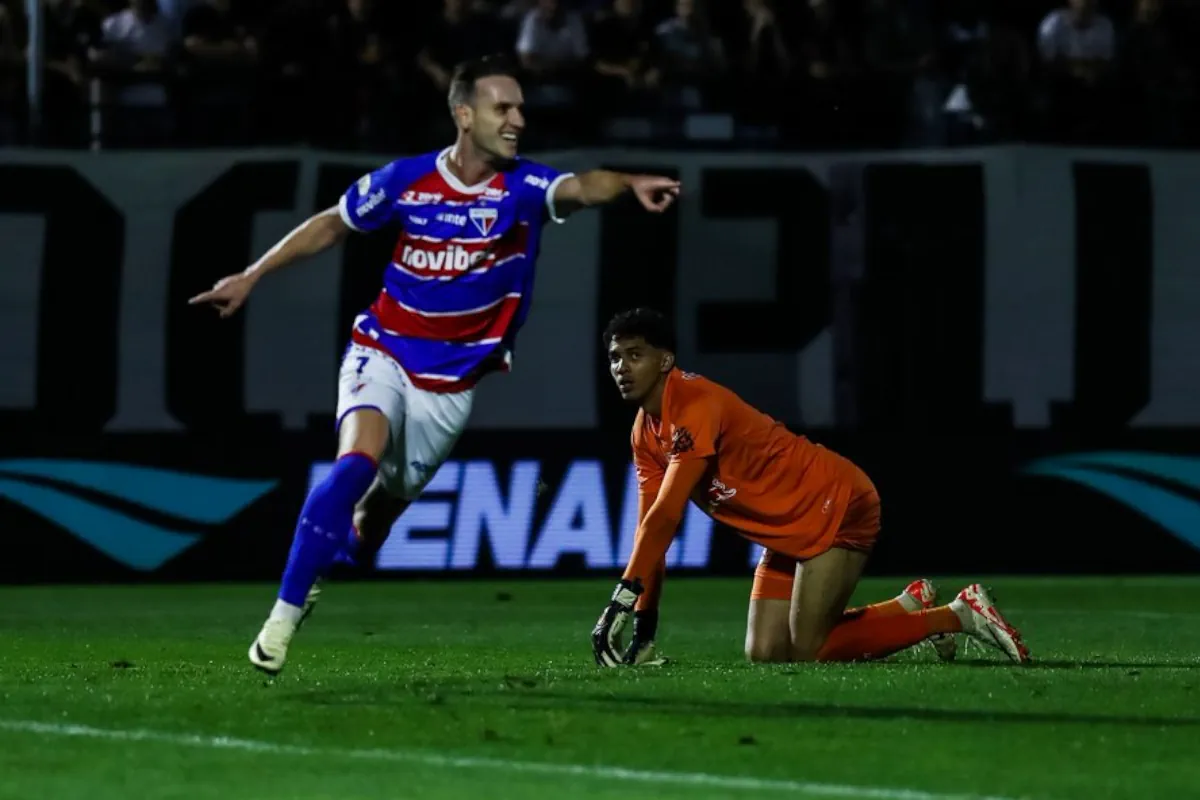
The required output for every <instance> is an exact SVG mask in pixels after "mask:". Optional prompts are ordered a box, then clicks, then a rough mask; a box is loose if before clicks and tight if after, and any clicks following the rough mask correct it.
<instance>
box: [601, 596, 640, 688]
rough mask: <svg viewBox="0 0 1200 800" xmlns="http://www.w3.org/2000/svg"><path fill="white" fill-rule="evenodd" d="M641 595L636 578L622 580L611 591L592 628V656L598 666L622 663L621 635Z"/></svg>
mask: <svg viewBox="0 0 1200 800" xmlns="http://www.w3.org/2000/svg"><path fill="white" fill-rule="evenodd" d="M641 593H642V582H641V581H639V580H637V579H636V578H635V579H634V580H633V581H627V580H622V581H621V582H620V583H618V584H617V588H616V589H615V590H613V594H612V599H611V600H609V601H608V605H607V606H606V607H605V608H604V611H603V612H602V613H601V614H600V619H598V620H596V627H594V628H592V655H594V656H595V657H596V663H597V664H599V665H600V666H602V667H616V666H619V665H620V664H621V663H622V662H623V660H624V657H625V652H624V648H623V647H621V633H622V632H623V631H624V630H625V626H626V624H628V622H629V618H630V617H631V616H633V606H634V604H635V603H637V599H638V595H640V594H641Z"/></svg>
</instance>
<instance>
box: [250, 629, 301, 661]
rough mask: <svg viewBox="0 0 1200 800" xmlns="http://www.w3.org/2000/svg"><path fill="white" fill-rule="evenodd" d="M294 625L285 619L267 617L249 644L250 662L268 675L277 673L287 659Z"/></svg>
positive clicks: (294, 631)
mask: <svg viewBox="0 0 1200 800" xmlns="http://www.w3.org/2000/svg"><path fill="white" fill-rule="evenodd" d="M296 627H297V626H296V624H294V623H292V622H290V621H288V620H286V619H280V618H278V617H272V618H270V619H268V620H267V621H266V622H265V623H264V624H263V626H262V630H261V631H259V632H258V636H256V637H254V643H253V644H252V645H250V663H251V664H253V665H254V666H255V667H256V668H258V669H260V670H262V671H263V672H265V673H267V674H268V675H278V674H279V672H280V671H281V670H282V669H283V664H284V662H285V661H287V649H288V643H289V642H291V640H292V636H293V634H295V633H296Z"/></svg>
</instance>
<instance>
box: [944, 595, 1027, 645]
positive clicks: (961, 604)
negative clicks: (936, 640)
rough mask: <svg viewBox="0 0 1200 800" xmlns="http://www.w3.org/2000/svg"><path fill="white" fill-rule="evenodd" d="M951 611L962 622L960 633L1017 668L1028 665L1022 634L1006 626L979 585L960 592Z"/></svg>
mask: <svg viewBox="0 0 1200 800" xmlns="http://www.w3.org/2000/svg"><path fill="white" fill-rule="evenodd" d="M950 608H952V609H954V613H956V614H958V618H959V619H961V620H962V623H963V633H965V634H967V635H968V636H970V637H971V638H973V639H975V640H977V641H979V642H982V643H983V644H986V645H987V646H989V647H994V648H996V649H997V650H1000V651H1002V652H1003V653H1004V654H1005V655H1007V656H1008V657H1009V658H1011V659H1012V660H1013V661H1015V662H1017V663H1018V664H1027V663H1029V661H1030V656H1029V648H1028V647H1026V646H1025V643H1024V642H1023V641H1021V632H1020V631H1018V630H1017V629H1016V628H1014V627H1013V626H1012V625H1011V624H1009V622H1008V620H1006V619H1005V618H1004V615H1003V614H1001V613H1000V609H998V608H996V604H995V603H993V602H992V598H991V597H990V596H989V595H988V592H987V590H986V589H984V588H983V587H982V586H980V585H979V584H978V583H973V584H971V585H970V586H968V587H967V588H965V589H963V590H962V591H961V592H959V593H958V596H957V597H955V598H954V600H953V601H951V603H950Z"/></svg>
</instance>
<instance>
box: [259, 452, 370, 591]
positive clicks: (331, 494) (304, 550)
mask: <svg viewBox="0 0 1200 800" xmlns="http://www.w3.org/2000/svg"><path fill="white" fill-rule="evenodd" d="M377 469H378V465H377V464H376V463H375V461H374V459H372V458H370V457H369V456H366V455H364V454H363V453H347V454H346V455H344V456H342V457H341V458H339V459H338V460H337V462H335V463H334V465H333V469H331V470H330V471H329V474H328V475H326V476H325V479H324V480H323V481H321V482H320V483H318V484H317V485H316V487H314V488H313V490H312V492H311V493H310V494H309V496H308V499H307V500H306V501H304V507H303V508H302V509H300V521H299V522H297V523H296V534H295V537H294V538H293V539H292V550H291V552H290V553H288V561H287V567H286V568H285V569H284V571H283V585H282V586H281V587H280V589H279V599H280V600H282V601H283V602H285V603H288V604H289V605H293V606H303V605H304V598H305V597H307V596H308V590H309V589H311V588H312V586H313V584H314V583H316V582H317V578H319V577H321V576H322V575H324V574H325V573H326V572H327V571H328V570H329V568H330V567H331V566H332V565H333V562H334V560H335V559H336V558H337V557H338V553H339V551H341V550H342V549H343V548H345V547H346V544H347V541H348V540H349V539H350V538H352V534H351V532H350V529H351V527H352V526H353V524H354V505H355V504H356V503H357V502H358V501H359V500H360V499H361V498H362V496H363V495H364V494H366V493H367V489H369V488H370V487H371V481H373V480H374V479H375V472H376V470H377Z"/></svg>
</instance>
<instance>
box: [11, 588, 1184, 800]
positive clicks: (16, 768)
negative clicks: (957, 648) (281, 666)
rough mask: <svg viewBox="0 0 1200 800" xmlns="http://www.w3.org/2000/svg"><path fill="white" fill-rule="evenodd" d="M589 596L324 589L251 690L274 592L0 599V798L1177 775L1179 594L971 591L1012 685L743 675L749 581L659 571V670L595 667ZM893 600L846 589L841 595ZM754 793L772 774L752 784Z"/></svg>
mask: <svg viewBox="0 0 1200 800" xmlns="http://www.w3.org/2000/svg"><path fill="white" fill-rule="evenodd" d="M611 583H612V581H610V580H594V581H587V582H570V583H566V582H544V583H523V582H516V581H514V582H504V583H500V582H497V583H487V584H484V583H474V584H472V583H422V584H415V583H404V582H395V583H371V584H335V585H331V586H329V587H328V589H327V591H326V595H325V597H324V599H323V600H322V604H321V606H320V607H319V608H318V610H317V612H316V614H315V615H314V616H313V618H312V619H311V620H310V621H309V623H308V624H307V625H306V627H305V629H304V630H302V631H301V633H300V635H299V636H298V637H297V639H296V640H295V641H294V643H293V648H292V652H291V655H290V660H289V664H288V669H287V671H286V672H285V674H284V675H283V676H281V677H280V678H279V679H276V680H274V681H269V680H266V679H265V678H264V677H263V676H261V675H259V674H258V673H256V672H254V671H253V670H252V669H251V668H250V667H249V665H248V663H247V662H246V656H245V651H246V649H247V648H248V646H249V644H250V641H251V640H252V638H253V636H254V634H255V633H256V632H257V629H258V626H259V624H260V623H261V622H262V618H263V616H264V615H265V614H266V612H267V611H268V610H269V607H270V604H271V601H272V599H273V588H272V587H269V586H194V587H187V586H179V587H162V588H157V587H156V588H125V587H119V588H55V587H41V588H0V643H2V644H0V797H3V798H21V799H22V800H28V798H36V797H51V798H75V797H79V798H88V799H89V800H94V799H97V798H167V797H171V798H176V797H177V798H220V799H221V800H232V798H243V797H244V798H255V800H262V798H360V797H361V798H375V797H414V798H453V797H466V798H473V799H475V798H483V797H486V798H487V800H498V799H499V798H508V797H518V798H523V799H525V798H540V797H554V798H564V797H566V798H572V797H588V798H592V797H595V798H600V797H605V798H609V797H611V798H617V797H621V798H629V797H631V796H638V797H648V798H659V797H662V798H676V797H678V798H684V797H686V798H689V800H696V799H697V798H706V797H734V798H736V797H750V796H770V797H783V796H797V795H803V796H813V797H837V796H841V797H876V798H882V799H883V800H886V799H887V798H897V799H898V798H900V797H901V796H902V795H901V794H900V791H901V790H904V789H908V790H914V791H920V792H929V793H937V794H967V795H997V796H1004V797H1046V798H1068V797H1078V798H1089V799H1090V798H1106V797H1113V798H1115V797H1122V798H1148V797H1156V798H1157V797H1186V796H1196V792H1197V789H1196V787H1197V786H1198V785H1200V757H1197V752H1198V751H1197V747H1196V741H1197V737H1198V735H1200V691H1197V683H1200V658H1198V653H1200V580H1185V579H1162V580H1157V579H1156V580H1150V579H1124V580H1122V579H1096V580H1072V579H1051V578H1046V579H1041V580H1025V579H997V580H994V581H992V582H991V585H993V586H994V587H995V589H996V591H997V594H998V597H999V599H1000V600H1001V601H1002V602H1001V607H1002V608H1003V609H1004V610H1005V611H1007V612H1008V613H1009V614H1010V616H1011V617H1012V618H1013V620H1014V621H1015V622H1016V623H1017V624H1018V625H1020V626H1021V627H1022V629H1023V630H1024V632H1025V636H1026V640H1027V642H1028V643H1029V645H1030V647H1031V648H1032V649H1033V654H1034V657H1035V659H1036V660H1037V661H1036V663H1035V665H1033V666H1031V667H1024V668H1022V667H1015V666H1011V665H1009V664H1008V663H1007V662H1006V661H1004V660H1003V659H1002V656H1000V655H999V654H995V653H994V652H992V651H989V652H982V651H980V650H973V651H971V652H970V653H969V654H968V655H967V657H966V658H965V659H961V660H960V661H959V662H957V663H954V664H941V663H937V662H936V661H935V660H934V656H933V654H932V652H927V651H925V650H920V651H914V652H910V653H904V654H901V655H898V656H896V657H893V658H892V659H891V660H889V661H888V662H885V663H878V664H863V665H781V666H773V667H763V666H751V665H747V664H745V663H743V660H742V656H741V650H742V641H743V635H744V625H745V612H746V594H747V590H748V580H746V581H724V580H720V581H718V580H704V579H691V580H685V579H677V580H674V581H672V582H671V583H670V584H669V585H668V587H667V597H666V600H665V603H664V607H663V631H662V637H661V644H662V649H663V651H664V652H665V653H666V654H667V655H669V656H672V657H673V658H674V659H675V660H674V663H672V664H671V665H669V666H667V667H662V668H642V669H622V670H608V671H603V670H600V669H598V668H596V667H595V666H593V665H592V664H591V662H590V653H589V648H588V634H589V632H590V629H591V626H592V623H593V622H594V621H595V618H596V616H597V615H598V614H599V612H600V610H601V608H602V607H603V605H604V602H605V601H606V600H607V597H608V594H609V593H610V592H611ZM939 583H941V584H942V585H943V586H944V587H946V588H954V589H957V588H958V586H959V585H960V582H958V581H955V580H942V581H939ZM898 588H899V585H898V583H897V582H895V581H884V582H880V581H871V582H868V583H867V584H866V585H865V586H864V587H863V589H862V591H861V592H860V593H859V595H858V597H857V598H856V599H857V600H860V601H863V600H876V599H882V598H884V597H887V596H890V595H892V594H894V593H895V592H896V590H897V589H898ZM29 722H36V723H46V724H47V726H48V727H46V728H43V729H41V730H33V729H30V728H29V727H28V726H27V725H26V724H25V723H29ZM14 724H16V726H17V727H15V728H14V727H13V725H14ZM6 725H7V726H8V727H5V726H6ZM70 726H87V727H81V728H73V727H70ZM131 731H142V732H149V733H133V734H131V733H130V732H131ZM68 734H76V735H68ZM117 735H123V736H126V737H129V736H134V737H137V736H142V737H149V738H140V739H139V738H124V739H113V738H111V737H112V736H117ZM172 736H176V737H182V736H195V737H197V738H195V739H191V740H187V739H173V738H171V737H172ZM222 736H224V737H236V738H237V739H239V740H249V741H239V742H232V743H230V742H225V743H224V744H225V745H226V746H224V747H218V746H215V745H217V744H221V743H220V742H216V741H214V740H213V737H222ZM289 746H294V747H301V748H306V749H304V750H298V751H287V750H286V749H279V748H285V747H289ZM272 747H274V748H276V749H271V748H272ZM368 751H369V752H368ZM439 757H442V758H450V757H466V758H468V759H477V760H468V761H460V762H447V763H441V764H439V763H436V759H437V758H439ZM478 759H488V760H489V762H487V763H480V762H479V761H478ZM511 762H524V763H525V766H524V767H522V766H521V765H519V764H518V765H514V764H513V763H511ZM539 764H540V765H545V764H552V765H584V766H587V767H591V766H596V765H601V766H604V767H623V768H627V769H630V770H642V771H671V772H674V773H680V774H681V775H675V776H663V777H655V776H653V775H644V774H635V775H630V776H623V777H620V776H619V777H613V776H611V775H608V776H605V775H597V774H595V773H591V772H588V771H586V770H584V771H578V772H574V773H572V772H569V771H565V770H564V771H561V772H541V771H537V765H539ZM551 769H552V768H551ZM697 775H700V777H696V776H697ZM704 776H735V777H744V778H748V779H749V780H750V783H749V784H748V785H747V786H744V787H738V786H734V785H720V784H714V783H711V782H709V783H705V781H711V780H713V779H711V778H707V777H704ZM768 780H779V781H790V782H791V783H786V784H781V785H777V786H773V787H772V786H767V785H755V784H754V783H753V782H755V781H768ZM687 781H693V783H690V784H689V783H687ZM814 784H833V785H836V786H840V787H843V788H842V789H840V790H839V789H837V788H836V786H835V787H834V788H829V787H826V788H825V789H822V788H820V787H818V786H814ZM846 787H861V788H862V791H859V789H857V788H846ZM870 787H873V788H874V789H878V790H883V791H881V792H878V793H876V794H873V795H872V794H870V793H869V791H868V788H870ZM839 792H840V794H839ZM913 797H914V798H917V799H919V798H920V795H914V796H913Z"/></svg>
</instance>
